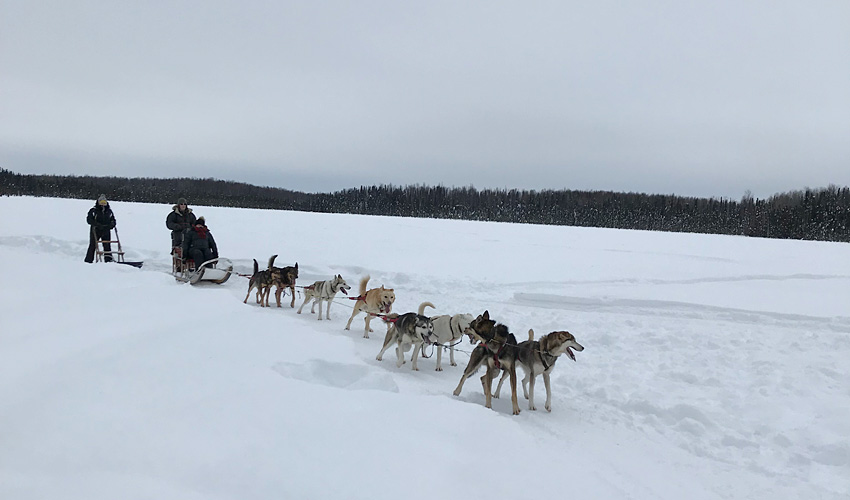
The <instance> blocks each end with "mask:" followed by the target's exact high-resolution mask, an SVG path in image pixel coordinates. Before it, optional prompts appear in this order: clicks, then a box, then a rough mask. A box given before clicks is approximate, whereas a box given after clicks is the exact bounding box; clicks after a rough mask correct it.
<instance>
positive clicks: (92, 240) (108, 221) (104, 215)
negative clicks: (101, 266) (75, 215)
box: [86, 194, 115, 263]
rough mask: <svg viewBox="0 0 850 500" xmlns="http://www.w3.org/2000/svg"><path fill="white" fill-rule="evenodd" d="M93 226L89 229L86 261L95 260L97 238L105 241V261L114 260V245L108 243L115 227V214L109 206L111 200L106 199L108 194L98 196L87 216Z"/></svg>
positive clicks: (87, 220)
mask: <svg viewBox="0 0 850 500" xmlns="http://www.w3.org/2000/svg"><path fill="white" fill-rule="evenodd" d="M86 222H88V224H89V226H91V228H90V229H89V249H88V251H86V262H88V263H92V262H94V253H95V250H97V240H101V241H103V252H104V253H103V261H104V262H112V254H111V253H109V252H111V251H112V245H111V244H109V243H107V241H109V240H111V239H112V238H111V236H112V235H111V234H110V231H111V230H112V229H114V228H115V214H113V213H112V209H111V208H109V202H108V201H106V195H105V194H102V195H100V196H98V197H97V202H95V204H94V206H93V207H92V208H91V209H90V210H89V213H88V215H87V216H86Z"/></svg>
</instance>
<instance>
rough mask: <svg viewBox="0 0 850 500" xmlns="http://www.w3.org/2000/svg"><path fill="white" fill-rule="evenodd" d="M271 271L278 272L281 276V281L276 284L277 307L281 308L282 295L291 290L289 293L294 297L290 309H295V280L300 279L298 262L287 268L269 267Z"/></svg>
mask: <svg viewBox="0 0 850 500" xmlns="http://www.w3.org/2000/svg"><path fill="white" fill-rule="evenodd" d="M269 269H274V270H276V271H277V272H278V273H279V275H280V279H279V280H277V281H276V282H275V286H276V287H277V288H276V289H275V291H274V298H275V301H276V302H277V307H280V295H281V294H282V293H283V291H284V290H285V289H287V288H289V293H290V295H292V300H291V301H290V302H289V307H295V280H297V279H298V263H297V262H296V263H295V265H294V266H286V267H271V265H269Z"/></svg>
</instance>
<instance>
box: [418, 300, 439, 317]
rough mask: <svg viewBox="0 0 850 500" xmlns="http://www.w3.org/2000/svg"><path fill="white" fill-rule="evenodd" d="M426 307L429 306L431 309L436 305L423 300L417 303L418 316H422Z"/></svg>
mask: <svg viewBox="0 0 850 500" xmlns="http://www.w3.org/2000/svg"><path fill="white" fill-rule="evenodd" d="M426 307H430V308H431V309H436V307H434V304H432V303H430V302H423V303H421V304H419V315H420V316H424V314H425V308H426Z"/></svg>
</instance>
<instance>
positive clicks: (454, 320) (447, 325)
mask: <svg viewBox="0 0 850 500" xmlns="http://www.w3.org/2000/svg"><path fill="white" fill-rule="evenodd" d="M474 319H475V316H473V315H471V314H455V315H453V316H450V315H448V314H445V315H442V316H433V317H431V321H433V322H434V333H432V334H431V337H430V338H429V339H427V340H428V341H429V342H430V343H432V344H441V345H447V344H448V345H449V361H450V362H451V365H452V366H457V363H455V344H456V343H457V341H458V340H460V338H461V337H463V335H464V334H466V335H469V336H470V337H469V339H470V341H472V329H471V328H470V327H469V324H470V323H471V322H472V320H474ZM437 371H438V372H441V371H443V349H442V347H440V346H437Z"/></svg>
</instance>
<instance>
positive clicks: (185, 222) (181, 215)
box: [165, 198, 195, 248]
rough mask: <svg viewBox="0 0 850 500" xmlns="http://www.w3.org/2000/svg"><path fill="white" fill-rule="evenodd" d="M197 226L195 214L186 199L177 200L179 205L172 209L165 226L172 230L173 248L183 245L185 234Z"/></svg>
mask: <svg viewBox="0 0 850 500" xmlns="http://www.w3.org/2000/svg"><path fill="white" fill-rule="evenodd" d="M194 225H195V214H193V213H192V209H191V208H189V206H188V205H186V198H180V199H179V200H177V204H176V205H174V206H173V207H172V208H171V212H169V213H168V217H166V218H165V226H166V227H167V228H168V229H171V248H176V247H179V246H181V245H182V244H183V233H184V232H186V231H187V230H188V229H189V228H191V227H192V226H194Z"/></svg>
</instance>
